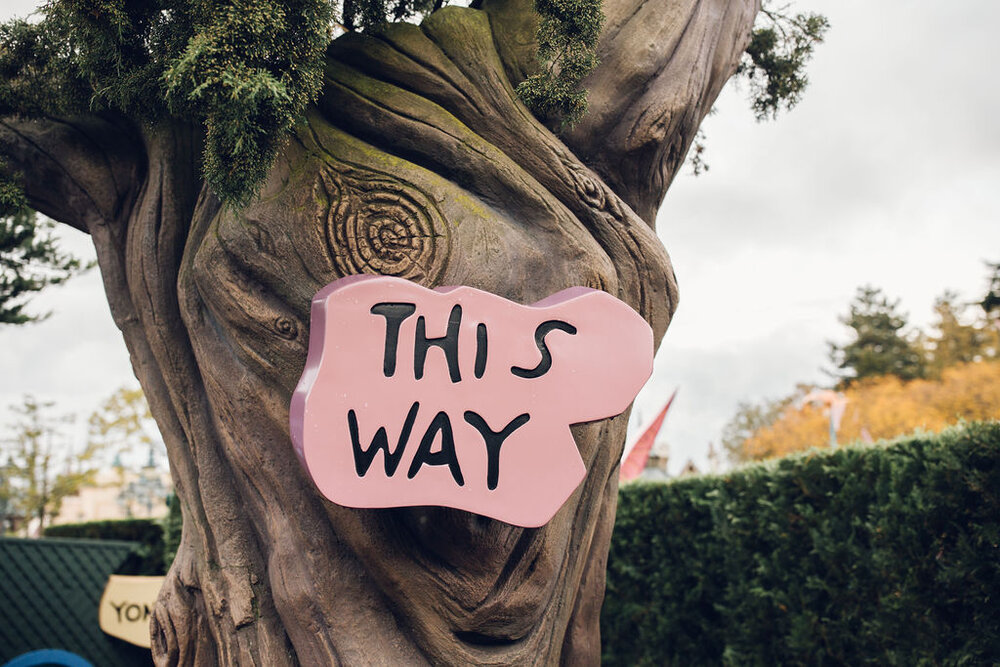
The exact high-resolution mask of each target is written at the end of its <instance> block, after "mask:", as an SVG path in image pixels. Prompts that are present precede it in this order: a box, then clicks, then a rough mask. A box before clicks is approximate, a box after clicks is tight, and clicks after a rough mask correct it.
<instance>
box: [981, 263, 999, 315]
mask: <svg viewBox="0 0 1000 667" xmlns="http://www.w3.org/2000/svg"><path fill="white" fill-rule="evenodd" d="M986 266H987V267H988V268H989V271H990V276H989V279H988V281H989V287H988V288H987V290H986V296H984V297H983V300H982V301H980V302H979V305H980V306H981V307H982V309H983V312H985V313H986V318H987V320H988V321H989V322H991V323H992V324H993V327H994V329H997V328H998V327H1000V262H997V263H996V264H993V263H992V262H987V263H986Z"/></svg>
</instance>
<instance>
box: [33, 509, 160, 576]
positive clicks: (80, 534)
mask: <svg viewBox="0 0 1000 667" xmlns="http://www.w3.org/2000/svg"><path fill="white" fill-rule="evenodd" d="M44 536H45V537H72V538H77V539H87V540H121V541H124V542H138V544H139V546H138V547H137V548H136V550H135V551H134V552H133V554H132V555H131V556H130V557H129V558H128V559H127V560H126V561H125V563H124V564H123V565H122V567H121V568H119V570H118V571H117V574H133V575H143V576H158V575H161V574H165V573H166V571H167V565H166V563H165V560H164V556H165V553H166V552H165V545H164V536H165V535H164V528H163V526H161V525H160V522H159V521H157V520H155V519H118V520H113V521H87V522H85V523H63V524H59V525H56V526H49V527H48V528H46V529H45V532H44Z"/></svg>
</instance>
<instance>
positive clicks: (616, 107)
mask: <svg viewBox="0 0 1000 667" xmlns="http://www.w3.org/2000/svg"><path fill="white" fill-rule="evenodd" d="M531 7H532V3H531V0H484V1H483V3H482V9H483V10H484V11H485V12H486V13H487V14H489V15H490V20H491V24H492V26H493V32H494V35H495V37H496V41H497V48H498V50H499V52H500V54H501V58H502V60H503V62H504V69H505V71H506V72H507V76H508V77H510V78H511V82H512V83H513V84H514V85H516V84H517V83H519V82H520V80H521V79H523V78H524V76H526V74H530V73H532V72H533V71H535V70H536V69H537V63H535V62H533V60H534V48H533V45H534V37H533V32H532V31H533V30H534V29H535V25H536V23H535V22H534V21H533V20H532V19H531V13H532V12H531ZM759 8H760V3H759V1H758V0H679V1H676V2H675V1H670V2H667V1H666V0H608V1H607V2H605V3H604V12H605V15H606V20H605V28H604V32H603V34H602V36H601V41H600V44H599V45H598V49H597V55H598V57H599V58H600V61H601V62H600V65H598V66H597V68H596V69H595V70H594V71H593V72H592V73H591V74H590V75H589V76H588V77H587V78H586V79H584V81H583V86H584V88H586V89H587V90H588V91H589V102H590V110H589V111H588V113H587V114H586V115H585V116H584V117H583V119H582V120H581V121H580V122H579V123H577V125H576V126H574V127H573V129H572V130H571V131H569V132H567V133H565V134H564V135H563V136H562V139H563V141H564V142H565V143H566V145H567V146H568V147H569V148H571V149H572V150H573V151H574V153H576V155H577V156H578V157H579V158H580V159H581V160H582V161H583V162H584V163H585V164H587V166H589V167H590V168H591V169H593V170H594V171H596V172H597V173H598V174H600V175H601V176H602V177H603V178H604V180H605V181H606V182H607V183H608V185H610V186H611V188H612V189H613V190H614V191H615V192H616V193H617V194H618V195H619V196H620V197H622V199H624V200H625V201H626V202H627V203H628V204H629V205H630V206H631V207H632V208H633V210H635V211H636V213H638V214H639V216H640V217H641V218H642V219H643V220H645V221H646V222H647V223H649V224H653V221H654V219H655V217H656V210H657V208H658V207H659V205H660V202H661V201H662V200H663V196H664V194H665V193H666V191H667V187H669V185H670V183H671V181H672V180H673V178H674V176H675V175H676V173H677V170H678V169H679V168H680V166H681V164H683V162H684V157H685V155H686V154H687V151H688V148H690V146H691V142H692V141H693V139H694V136H695V134H696V132H697V129H698V126H699V125H700V124H701V121H702V119H703V118H704V117H705V115H706V114H707V113H708V111H709V110H710V109H711V108H712V103H713V102H714V101H715V98H716V97H717V96H718V94H719V92H720V91H721V90H722V86H723V85H724V84H725V82H726V81H727V80H728V79H729V77H730V76H732V74H733V73H734V72H735V71H736V67H737V65H738V64H739V60H740V54H742V52H743V50H744V49H745V48H746V45H747V44H748V43H749V40H750V32H751V28H752V26H753V21H754V17H755V16H756V13H757V11H758V10H759Z"/></svg>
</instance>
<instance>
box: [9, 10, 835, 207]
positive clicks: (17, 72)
mask: <svg viewBox="0 0 1000 667" xmlns="http://www.w3.org/2000/svg"><path fill="white" fill-rule="evenodd" d="M442 4H444V0H343V2H341V3H337V5H336V7H335V6H334V4H333V3H330V2H329V1H328V0H281V1H272V0H50V2H48V3H47V4H46V5H45V6H44V7H43V8H42V10H41V20H40V21H37V22H29V21H26V20H15V21H12V22H9V23H7V24H5V25H2V26H0V115H8V114H20V115H24V116H46V115H72V114H78V113H83V112H98V113H101V112H105V113H119V114H124V115H125V116H128V117H131V118H133V119H137V120H141V121H145V122H157V121H159V120H162V119H164V118H167V117H171V118H174V119H180V120H185V121H188V122H192V123H195V124H197V125H200V126H202V127H203V128H204V131H205V148H204V158H203V170H204V175H205V178H206V179H207V181H208V183H209V184H210V185H211V187H212V188H213V189H214V190H215V192H216V193H217V194H218V195H219V196H220V197H221V198H222V199H223V200H224V201H226V202H228V203H230V204H234V205H240V204H244V203H246V202H247V201H249V199H250V198H251V197H252V196H253V193H254V192H255V191H256V188H257V186H258V184H259V183H260V182H261V181H262V180H263V178H264V176H265V174H266V173H267V171H268V169H269V168H270V166H271V164H272V162H273V160H274V157H275V155H276V154H277V152H278V150H279V148H280V146H281V145H282V142H283V141H284V139H285V136H286V133H287V131H288V130H289V129H290V128H291V127H292V125H293V124H294V123H295V122H296V120H297V119H298V118H299V117H300V116H301V114H302V113H303V111H304V109H305V107H306V105H307V104H308V103H309V102H310V101H312V100H314V99H315V98H316V96H317V95H318V93H319V90H320V87H321V85H322V77H323V54H324V52H325V49H326V46H327V45H328V44H329V42H330V39H331V37H332V35H333V30H334V27H335V26H338V25H339V26H340V27H342V28H344V29H346V30H366V31H377V30H379V29H380V28H381V27H382V26H383V25H384V24H385V23H386V22H388V21H398V20H404V19H407V18H412V17H415V16H420V15H423V14H426V13H428V12H431V11H434V10H435V9H438V8H440V6H441V5H442ZM764 5H765V9H764V11H763V12H762V14H761V16H760V19H759V20H760V21H761V23H760V25H759V27H758V28H757V29H755V31H754V35H753V40H752V42H751V45H750V48H749V49H748V50H747V57H746V59H745V60H744V63H743V65H742V66H741V68H740V73H741V74H742V75H743V76H744V77H745V78H747V79H748V80H749V81H750V82H751V90H752V92H753V95H754V96H755V97H754V100H753V102H752V105H753V108H754V109H755V111H756V112H757V114H758V116H761V117H764V116H773V115H774V113H775V112H776V111H777V110H778V108H779V107H782V106H784V107H791V106H792V105H794V104H795V102H797V101H798V99H799V96H800V95H801V92H802V89H803V88H804V87H805V84H806V78H805V75H804V73H803V71H804V67H805V63H806V61H807V60H808V59H809V57H810V55H811V53H812V48H813V45H814V44H816V43H818V42H820V41H822V38H823V34H824V32H825V30H826V28H827V22H826V19H825V18H823V17H821V16H818V15H814V14H810V15H804V14H791V13H789V12H788V11H787V7H784V6H783V7H780V8H772V7H771V5H770V3H768V2H765V3H764ZM535 7H536V11H537V12H538V15H539V17H540V20H539V27H538V36H537V37H538V57H539V70H538V72H537V73H535V74H533V75H531V76H530V77H529V78H528V79H527V80H525V81H524V82H522V83H521V84H520V86H519V88H518V92H519V93H520V95H521V97H522V99H524V101H525V102H526V103H527V105H528V106H529V108H531V109H532V111H533V112H534V113H535V114H536V115H538V116H539V118H541V119H543V120H546V121H548V122H549V123H550V125H552V124H553V123H554V124H556V125H558V124H571V123H572V122H573V121H575V120H576V119H578V118H579V117H580V116H581V115H582V114H583V113H584V112H585V111H586V93H585V91H583V90H582V89H581V85H580V84H581V81H582V80H583V78H584V77H585V76H586V75H587V73H589V72H590V71H591V70H592V69H593V68H594V66H596V64H597V56H596V54H595V47H596V45H597V40H598V37H599V35H600V30H601V26H602V24H603V13H602V11H601V0H536V3H535ZM0 171H2V169H0ZM10 176H11V175H9V174H8V175H7V177H8V178H9V177H10ZM8 185H9V184H8Z"/></svg>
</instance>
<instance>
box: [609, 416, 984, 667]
mask: <svg viewBox="0 0 1000 667" xmlns="http://www.w3.org/2000/svg"><path fill="white" fill-rule="evenodd" d="M998 544H1000V423H997V422H992V423H988V424H971V425H968V426H965V427H962V428H956V429H952V430H949V431H946V432H945V433H943V434H941V435H928V436H919V435H918V436H911V437H908V438H905V439H901V440H897V441H895V442H893V443H889V444H888V445H885V446H876V447H865V448H844V449H839V450H835V451H825V452H822V453H820V452H811V453H808V454H804V455H798V456H794V457H789V458H785V459H781V460H778V461H776V462H773V463H770V464H763V465H757V466H753V467H749V468H745V469H742V470H740V471H737V472H734V473H732V474H729V475H726V476H720V477H703V478H696V479H689V480H683V481H677V482H673V483H669V484H634V485H629V486H627V487H625V488H623V489H622V491H621V495H620V496H619V507H618V515H617V521H616V524H615V533H614V538H613V539H612V543H611V554H610V557H609V563H608V587H607V595H606V598H605V601H604V608H603V612H602V618H601V621H602V628H601V629H602V640H603V660H604V664H606V665H706V664H727V665H776V664H781V665H786V664H810V665H840V664H849V665H862V664H878V665H923V664H926V665H984V664H997V663H998V662H1000V548H998Z"/></svg>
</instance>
